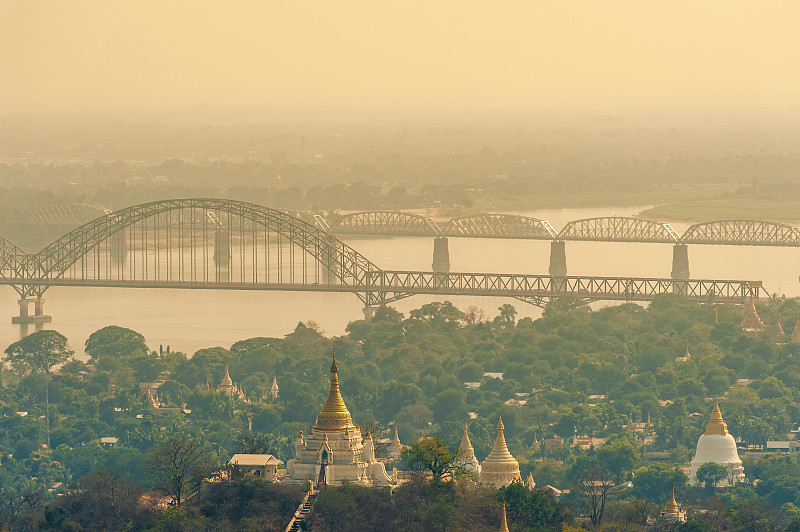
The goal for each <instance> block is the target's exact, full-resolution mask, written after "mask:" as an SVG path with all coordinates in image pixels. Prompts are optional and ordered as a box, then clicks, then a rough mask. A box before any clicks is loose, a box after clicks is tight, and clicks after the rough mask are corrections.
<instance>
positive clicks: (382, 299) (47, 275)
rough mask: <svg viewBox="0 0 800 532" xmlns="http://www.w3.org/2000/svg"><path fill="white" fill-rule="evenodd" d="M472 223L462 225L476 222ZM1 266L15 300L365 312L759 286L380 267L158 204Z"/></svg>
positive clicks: (194, 204) (240, 208)
mask: <svg viewBox="0 0 800 532" xmlns="http://www.w3.org/2000/svg"><path fill="white" fill-rule="evenodd" d="M373 220H374V221H375V223H398V224H409V225H406V227H407V229H406V230H407V231H422V230H425V231H428V230H431V231H432V230H433V229H434V226H431V225H429V224H427V223H426V222H425V221H424V219H423V220H420V217H417V218H415V217H413V216H412V217H407V218H404V219H399V218H394V219H392V218H391V217H386V218H374V219H373ZM392 220H394V221H392ZM473 222H474V223H473ZM473 222H470V223H464V225H463V227H469V226H470V224H472V227H479V226H480V223H482V222H479V221H475V220H473ZM537 222H538V221H536V220H534V219H526V220H525V221H524V224H523V225H521V226H519V229H520V231H531V232H539V233H541V232H544V233H548V228H547V226H545V225H542V224H538V223H537ZM414 224H417V225H416V226H415V225H414ZM420 224H421V225H420ZM420 227H421V228H422V229H420ZM425 228H427V229H425ZM0 266H1V267H0V284H5V285H11V286H13V287H14V288H15V290H16V291H17V292H18V293H19V294H20V296H21V297H22V298H23V299H25V298H28V297H41V295H42V294H43V293H44V292H45V291H46V290H47V288H48V287H50V286H87V287H88V286H105V287H117V286H118V287H132V288H136V287H148V288H189V289H228V290H231V289H238V290H298V291H325V292H350V293H354V294H356V295H357V296H358V297H359V298H360V299H361V300H362V302H363V303H364V304H365V305H367V306H374V305H379V304H385V303H390V302H392V301H397V300H399V299H402V298H405V297H409V296H411V295H414V294H438V295H485V296H503V297H513V298H517V299H520V300H523V301H528V302H532V303H534V304H542V303H543V302H545V301H548V300H550V299H553V298H557V297H563V296H571V297H574V298H577V299H580V300H582V301H591V300H629V301H644V300H649V299H652V298H653V297H654V296H656V295H658V294H664V293H678V294H683V295H685V296H686V297H688V298H690V299H695V300H707V299H709V298H713V299H716V300H720V301H732V302H744V300H745V299H746V298H747V297H749V296H750V295H753V296H755V297H758V296H759V292H760V283H751V282H747V281H716V280H673V279H656V278H621V277H551V276H546V275H524V274H490V273H437V272H419V271H389V270H382V269H381V268H379V267H378V266H376V265H375V264H373V263H372V262H370V261H369V260H368V259H367V258H365V257H364V256H363V255H361V254H360V253H358V252H357V251H356V250H354V249H353V248H351V247H349V246H348V245H346V244H344V243H343V242H341V241H340V240H338V239H337V238H336V237H334V236H333V235H331V234H329V233H327V232H325V231H323V230H321V229H320V228H319V227H317V226H316V225H314V224H312V223H308V222H305V221H303V220H301V219H299V218H298V217H296V216H294V215H291V214H288V213H286V212H282V211H277V210H274V209H269V208H266V207H262V206H259V205H254V204H251V203H246V202H240V201H230V200H218V199H176V200H165V201H157V202H151V203H145V204H142V205H136V206H133V207H128V208H125V209H121V210H118V211H114V212H109V213H106V214H104V215H102V216H100V217H98V218H96V219H94V220H92V221H90V222H88V223H86V224H84V225H81V226H80V227H78V228H76V229H74V230H72V231H70V232H68V233H67V234H65V235H64V236H62V237H61V238H59V239H58V240H56V241H54V242H52V243H51V244H50V245H48V246H47V247H45V248H44V249H42V250H41V251H40V252H39V253H36V254H27V253H25V252H24V251H23V250H21V249H20V248H19V247H17V246H16V245H14V244H13V243H11V242H9V241H7V240H5V239H0Z"/></svg>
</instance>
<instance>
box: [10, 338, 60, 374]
mask: <svg viewBox="0 0 800 532" xmlns="http://www.w3.org/2000/svg"><path fill="white" fill-rule="evenodd" d="M72 354H73V351H72V349H70V348H69V347H67V339H66V338H65V337H64V335H62V334H60V333H58V332H56V331H50V330H46V331H37V332H35V333H33V334H31V335H28V336H26V337H25V338H23V339H22V340H19V341H17V342H14V343H13V344H11V345H10V346H8V347H7V348H6V361H7V362H8V363H9V364H11V367H13V368H14V371H16V372H17V373H19V374H20V375H26V374H28V373H33V372H39V373H44V374H45V375H50V368H52V367H53V366H56V365H58V364H63V363H64V362H66V361H67V360H69V358H70V357H71V356H72Z"/></svg>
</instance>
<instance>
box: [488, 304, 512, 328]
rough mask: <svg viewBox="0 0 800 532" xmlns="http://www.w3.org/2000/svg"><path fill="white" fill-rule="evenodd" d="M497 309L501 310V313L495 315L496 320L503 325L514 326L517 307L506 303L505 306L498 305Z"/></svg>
mask: <svg viewBox="0 0 800 532" xmlns="http://www.w3.org/2000/svg"><path fill="white" fill-rule="evenodd" d="M497 310H499V311H500V314H499V315H498V316H497V317H495V319H494V322H495V323H497V324H499V325H501V326H502V327H513V326H514V324H515V323H516V317H517V309H515V308H514V305H509V304H508V303H505V304H504V305H503V306H500V307H497Z"/></svg>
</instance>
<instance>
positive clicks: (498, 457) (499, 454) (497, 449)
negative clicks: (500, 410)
mask: <svg viewBox="0 0 800 532" xmlns="http://www.w3.org/2000/svg"><path fill="white" fill-rule="evenodd" d="M504 428H505V427H504V426H503V417H502V416H501V417H500V421H498V422H497V437H496V438H495V440H494V447H492V452H490V453H489V456H487V457H486V460H484V462H483V463H484V466H485V465H486V464H491V463H499V462H514V463H517V460H516V459H515V458H514V457H513V456H512V455H511V453H510V452H508V445H506V437H505V434H503V429H504Z"/></svg>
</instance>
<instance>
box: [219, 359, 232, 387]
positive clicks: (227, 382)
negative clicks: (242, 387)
mask: <svg viewBox="0 0 800 532" xmlns="http://www.w3.org/2000/svg"><path fill="white" fill-rule="evenodd" d="M219 385H220V386H233V381H232V380H231V376H230V374H229V373H228V365H227V364H225V376H224V377H222V382H220V383H219Z"/></svg>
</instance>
